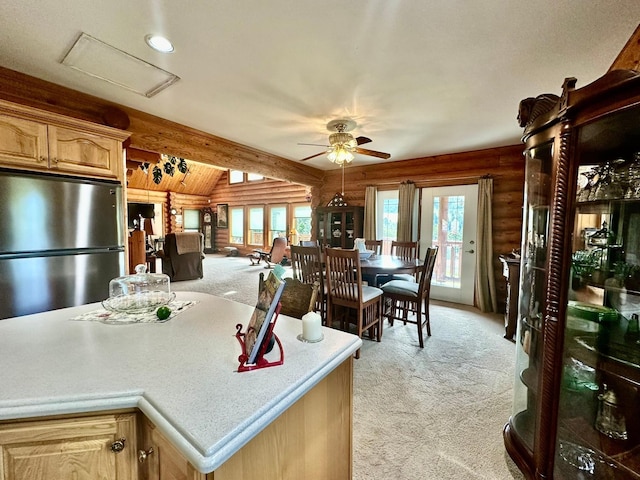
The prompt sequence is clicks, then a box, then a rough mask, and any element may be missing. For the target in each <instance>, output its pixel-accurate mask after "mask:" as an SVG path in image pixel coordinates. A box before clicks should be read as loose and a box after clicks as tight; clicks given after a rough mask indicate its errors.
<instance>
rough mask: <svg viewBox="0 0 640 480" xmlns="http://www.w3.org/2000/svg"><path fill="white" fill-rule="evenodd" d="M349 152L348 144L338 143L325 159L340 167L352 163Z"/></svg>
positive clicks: (351, 154)
mask: <svg viewBox="0 0 640 480" xmlns="http://www.w3.org/2000/svg"><path fill="white" fill-rule="evenodd" d="M351 150H352V148H351V147H350V146H349V145H348V144H343V143H338V144H335V145H333V146H332V147H331V148H330V149H329V155H327V158H328V159H329V160H330V161H332V162H333V163H335V164H336V165H340V166H342V165H344V164H347V163H351V162H352V161H353V159H354V156H353V153H351Z"/></svg>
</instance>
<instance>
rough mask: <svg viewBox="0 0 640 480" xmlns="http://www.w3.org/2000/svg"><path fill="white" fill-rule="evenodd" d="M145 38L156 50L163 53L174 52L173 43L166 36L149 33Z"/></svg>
mask: <svg viewBox="0 0 640 480" xmlns="http://www.w3.org/2000/svg"><path fill="white" fill-rule="evenodd" d="M144 40H145V41H146V42H147V45H149V46H150V47H151V48H153V49H154V50H156V51H158V52H161V53H171V52H173V44H172V43H171V42H170V41H169V40H168V39H166V38H164V37H163V36H160V35H147V36H146V37H144Z"/></svg>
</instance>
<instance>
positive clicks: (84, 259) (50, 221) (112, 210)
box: [0, 169, 125, 319]
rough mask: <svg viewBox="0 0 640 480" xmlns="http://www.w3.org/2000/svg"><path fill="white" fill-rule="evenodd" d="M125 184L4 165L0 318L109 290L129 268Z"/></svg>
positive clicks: (91, 298)
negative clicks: (14, 169) (124, 198)
mask: <svg viewBox="0 0 640 480" xmlns="http://www.w3.org/2000/svg"><path fill="white" fill-rule="evenodd" d="M121 189H122V187H121V185H120V184H119V183H118V182H110V181H97V180H90V179H82V178H73V177H66V176H57V175H46V174H30V173H24V172H17V171H12V170H3V169H0V206H1V207H2V211H1V212H0V319H3V318H8V317H15V316H21V315H27V314H31V313H37V312H43V311H46V310H53V309H57V308H64V307H70V306H75V305H82V304H85V303H91V302H97V301H100V300H104V299H105V298H107V297H108V296H109V281H110V280H111V279H112V278H115V277H118V276H121V275H124V271H125V270H124V269H125V262H124V260H125V259H124V245H123V241H124V238H125V237H124V214H123V206H122V190H121Z"/></svg>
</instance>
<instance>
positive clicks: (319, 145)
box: [298, 143, 330, 148]
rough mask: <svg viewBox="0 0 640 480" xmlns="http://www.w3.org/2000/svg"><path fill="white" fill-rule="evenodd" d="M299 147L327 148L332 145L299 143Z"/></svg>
mask: <svg viewBox="0 0 640 480" xmlns="http://www.w3.org/2000/svg"><path fill="white" fill-rule="evenodd" d="M298 145H311V146H312V147H327V148H329V146H330V145H321V144H320V143H299V144H298Z"/></svg>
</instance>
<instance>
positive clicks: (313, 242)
mask: <svg viewBox="0 0 640 480" xmlns="http://www.w3.org/2000/svg"><path fill="white" fill-rule="evenodd" d="M300 246H301V247H317V246H318V241H317V240H300Z"/></svg>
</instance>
